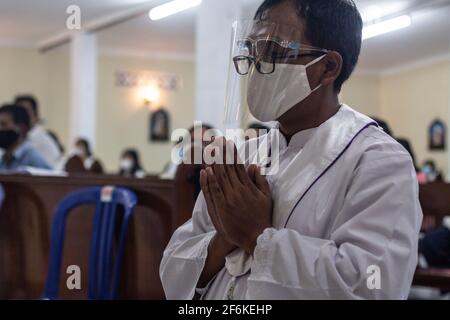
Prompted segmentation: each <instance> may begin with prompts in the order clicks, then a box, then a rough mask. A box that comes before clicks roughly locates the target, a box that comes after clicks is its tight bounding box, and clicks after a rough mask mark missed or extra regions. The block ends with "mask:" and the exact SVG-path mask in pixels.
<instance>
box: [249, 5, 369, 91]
mask: <svg viewBox="0 0 450 320" xmlns="http://www.w3.org/2000/svg"><path fill="white" fill-rule="evenodd" d="M284 1H289V0H265V1H264V2H263V3H262V4H261V5H260V7H259V8H258V10H257V11H256V15H255V19H256V20H262V19H263V18H264V13H265V12H266V10H268V9H270V8H272V7H274V6H276V5H278V4H281V3H283V2H284ZM291 1H293V2H294V3H295V4H296V6H297V15H298V16H299V17H300V18H302V19H304V21H305V27H306V30H305V36H306V38H307V39H308V40H309V41H310V42H311V44H312V45H313V46H315V47H320V48H323V49H327V50H331V51H336V52H338V53H339V54H340V55H341V56H342V60H343V63H342V70H341V73H340V75H339V76H338V78H337V79H336V81H335V82H334V88H335V90H336V91H338V92H339V91H341V88H342V85H343V83H344V82H345V81H346V80H347V79H348V78H349V77H350V75H351V74H352V72H353V70H354V69H355V67H356V64H357V63H358V58H359V54H360V52H361V43H362V28H363V22H362V19H361V15H360V13H359V11H358V9H357V7H356V5H355V3H354V2H353V0H291Z"/></svg>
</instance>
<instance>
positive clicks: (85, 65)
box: [69, 33, 97, 146]
mask: <svg viewBox="0 0 450 320" xmlns="http://www.w3.org/2000/svg"><path fill="white" fill-rule="evenodd" d="M70 73H71V74H70V114H69V116H70V122H69V123H70V128H69V137H70V144H71V145H72V144H73V142H74V140H75V139H76V138H78V137H84V138H87V139H88V140H89V142H90V143H91V144H92V145H93V146H94V144H95V130H96V127H95V125H96V110H97V108H96V106H97V39H96V35H95V34H89V33H79V34H77V35H75V36H74V37H73V38H72V41H71V44H70Z"/></svg>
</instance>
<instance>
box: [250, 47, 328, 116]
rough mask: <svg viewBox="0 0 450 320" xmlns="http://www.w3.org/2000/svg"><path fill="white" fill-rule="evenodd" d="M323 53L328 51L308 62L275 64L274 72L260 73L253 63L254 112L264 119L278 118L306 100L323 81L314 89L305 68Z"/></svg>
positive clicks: (251, 78) (251, 74)
mask: <svg viewBox="0 0 450 320" xmlns="http://www.w3.org/2000/svg"><path fill="white" fill-rule="evenodd" d="M324 57H325V55H323V56H321V57H319V58H317V59H316V60H314V61H311V62H310V63H308V64H307V65H295V64H276V65H275V71H274V73H271V74H261V73H259V72H258V71H257V70H256V67H255V66H254V65H253V67H252V70H251V71H250V74H249V79H248V89H247V103H248V106H249V109H250V112H251V114H252V115H253V116H254V117H255V118H256V119H258V120H259V121H262V122H268V121H275V120H277V119H278V118H280V117H281V116H282V115H283V114H285V113H286V112H287V111H289V110H290V109H291V108H292V107H294V106H296V105H297V104H298V103H300V102H301V101H303V100H305V99H306V98H307V97H308V96H309V95H311V94H312V93H313V92H314V91H316V90H317V89H319V88H320V87H321V86H322V85H321V84H320V85H319V86H317V87H316V88H315V89H311V86H310V84H309V80H308V74H307V73H306V69H307V68H308V67H310V66H312V65H313V64H316V63H317V62H319V61H320V60H322V59H323V58H324ZM260 63H261V64H264V63H266V62H260Z"/></svg>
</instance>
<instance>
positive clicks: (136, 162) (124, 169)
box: [119, 149, 145, 178]
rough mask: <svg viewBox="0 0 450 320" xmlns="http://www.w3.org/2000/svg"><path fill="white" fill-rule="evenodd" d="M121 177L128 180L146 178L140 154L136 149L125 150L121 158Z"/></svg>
mask: <svg viewBox="0 0 450 320" xmlns="http://www.w3.org/2000/svg"><path fill="white" fill-rule="evenodd" d="M119 166H120V170H119V175H121V176H123V177H128V178H144V177H145V171H144V170H143V168H142V165H141V160H140V156H139V152H138V151H137V150H136V149H127V150H125V151H124V152H123V153H122V155H121V158H120V165H119Z"/></svg>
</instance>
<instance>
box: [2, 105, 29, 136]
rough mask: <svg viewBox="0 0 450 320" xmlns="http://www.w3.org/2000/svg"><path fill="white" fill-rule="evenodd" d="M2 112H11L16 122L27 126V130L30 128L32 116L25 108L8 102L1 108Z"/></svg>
mask: <svg viewBox="0 0 450 320" xmlns="http://www.w3.org/2000/svg"><path fill="white" fill-rule="evenodd" d="M0 113H8V114H10V115H11V117H12V119H13V122H14V123H15V124H17V125H23V126H25V127H26V130H27V131H28V130H30V116H29V115H28V112H27V110H25V108H23V107H21V106H17V105H15V104H7V105H4V106H2V107H1V108H0Z"/></svg>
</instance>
